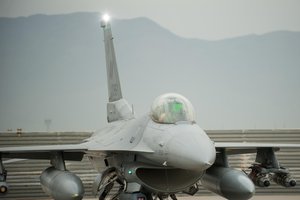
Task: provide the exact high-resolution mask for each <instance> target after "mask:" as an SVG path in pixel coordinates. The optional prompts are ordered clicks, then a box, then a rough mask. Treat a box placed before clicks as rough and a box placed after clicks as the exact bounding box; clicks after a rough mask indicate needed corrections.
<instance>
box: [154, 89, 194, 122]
mask: <svg viewBox="0 0 300 200" xmlns="http://www.w3.org/2000/svg"><path fill="white" fill-rule="evenodd" d="M151 118H152V119H153V120H154V121H155V122H159V123H164V124H173V123H176V122H180V121H190V122H193V121H195V115H194V109H193V106H192V104H191V103H190V102H189V100H187V99H186V98H185V97H183V96H181V95H179V94H174V93H169V94H164V95H161V96H159V97H157V98H156V99H155V100H154V102H153V104H152V107H151Z"/></svg>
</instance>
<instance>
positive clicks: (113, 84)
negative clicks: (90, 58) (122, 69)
mask: <svg viewBox="0 0 300 200" xmlns="http://www.w3.org/2000/svg"><path fill="white" fill-rule="evenodd" d="M101 27H102V28H103V32H104V45H105V59H106V72H107V85H108V100H109V102H108V103H107V121H108V122H113V121H119V120H125V119H131V118H133V112H132V109H131V106H130V105H129V104H128V102H127V101H126V100H125V99H123V96H122V90H121V84H120V79H119V73H118V68H117V61H116V55H115V50H114V44H113V37H112V32H111V26H110V24H109V17H108V16H104V17H103V19H102V21H101Z"/></svg>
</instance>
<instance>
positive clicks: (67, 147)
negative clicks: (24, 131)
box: [0, 142, 153, 161]
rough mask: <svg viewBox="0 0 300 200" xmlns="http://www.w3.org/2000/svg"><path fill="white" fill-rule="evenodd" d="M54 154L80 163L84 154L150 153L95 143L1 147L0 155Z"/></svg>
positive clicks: (143, 148) (138, 148)
mask: <svg viewBox="0 0 300 200" xmlns="http://www.w3.org/2000/svg"><path fill="white" fill-rule="evenodd" d="M55 152H62V153H63V157H64V159H65V160H73V161H80V160H82V157H83V155H84V154H85V153H88V154H93V153H99V152H100V153H108V152H144V153H152V152H153V150H151V149H149V148H148V147H147V146H146V145H141V144H139V145H137V146H135V147H134V148H131V149H128V148H126V147H125V146H122V145H119V144H115V145H111V146H103V145H99V144H95V143H93V142H92V143H90V142H86V143H80V144H62V145H41V146H17V147H2V148H0V155H1V157H2V158H18V159H47V160H48V159H50V158H51V156H52V154H53V153H55Z"/></svg>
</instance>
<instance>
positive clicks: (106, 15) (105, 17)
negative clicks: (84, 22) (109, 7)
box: [102, 14, 110, 23]
mask: <svg viewBox="0 0 300 200" xmlns="http://www.w3.org/2000/svg"><path fill="white" fill-rule="evenodd" d="M102 20H103V21H104V22H105V23H106V22H108V21H109V20H110V16H109V15H108V14H104V15H103V16H102Z"/></svg>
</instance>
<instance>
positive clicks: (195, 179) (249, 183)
mask: <svg viewBox="0 0 300 200" xmlns="http://www.w3.org/2000/svg"><path fill="white" fill-rule="evenodd" d="M101 28H102V29H103V31H104V46H105V55H106V68H107V84H108V103H107V121H108V124H109V125H108V126H107V127H106V128H104V129H102V130H99V131H96V132H95V133H93V135H92V136H91V137H90V138H88V139H85V140H84V141H82V143H80V144H68V145H44V146H24V147H22V146H21V147H20V146H18V147H4V148H0V155H1V157H0V158H1V159H0V193H2V195H5V193H7V192H8V185H7V183H6V177H7V173H9V172H7V171H6V170H5V167H4V164H3V162H2V158H8V159H9V158H18V159H47V160H50V166H49V167H48V168H47V169H45V170H44V171H43V172H42V173H41V176H40V183H41V186H42V188H43V190H44V191H45V192H46V193H47V194H49V195H50V196H51V197H52V198H53V199H56V200H80V199H82V198H83V197H84V188H83V185H82V182H81V180H80V178H79V177H78V176H76V175H75V174H74V173H72V172H70V171H68V170H67V168H66V165H65V161H66V160H72V161H81V160H82V158H83V156H84V155H85V156H87V157H88V158H89V160H90V161H91V164H92V165H93V166H94V167H95V168H96V169H97V170H98V171H99V175H98V176H97V177H95V182H94V184H93V188H92V190H93V193H94V194H95V195H97V196H98V197H99V199H100V200H104V199H121V200H153V199H157V198H159V199H161V200H162V199H166V198H169V197H170V198H171V199H173V200H176V194H177V193H179V192H183V193H186V194H189V195H194V194H195V193H196V192H197V191H198V186H199V184H202V185H203V187H205V188H206V189H208V190H210V191H212V192H214V193H216V194H218V195H221V196H223V197H225V198H227V199H231V200H235V199H238V200H246V199H249V198H251V197H252V196H253V195H254V193H255V185H256V186H259V187H268V186H269V185H270V182H271V181H274V182H275V183H277V184H279V185H282V186H284V187H293V186H295V185H296V180H295V179H294V178H292V175H291V174H290V172H289V170H288V169H287V168H285V167H283V166H281V165H280V163H279V161H278V160H277V159H276V155H275V152H276V151H277V150H279V149H280V148H281V147H284V148H293V147H300V144H263V143H220V142H213V141H212V140H211V139H210V138H209V137H208V135H207V134H206V133H205V132H204V131H203V129H201V128H200V127H199V125H197V123H196V120H195V111H194V108H193V106H192V104H191V102H190V101H189V100H188V99H187V98H185V97H183V96H182V95H180V94H175V93H168V94H163V95H161V96H159V97H157V98H156V99H155V100H154V102H153V104H152V107H151V109H150V112H149V113H146V114H145V115H144V116H142V117H136V116H135V114H134V112H133V109H132V107H131V106H130V104H129V103H128V102H127V101H126V100H125V99H124V98H123V94H122V91H121V84H120V79H119V74H118V69H117V62H116V56H115V50H114V45H113V37H112V31H111V26H110V22H109V17H108V16H107V15H105V16H104V17H103V19H102V20H101ZM244 153H255V154H256V159H255V162H254V163H253V165H252V166H249V167H250V168H251V170H252V171H251V172H250V173H249V174H246V173H245V172H243V171H239V170H237V169H233V168H230V166H229V164H228V160H227V156H228V155H233V154H244ZM103 169H104V170H103ZM113 187H115V188H117V190H112V188H113Z"/></svg>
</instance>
